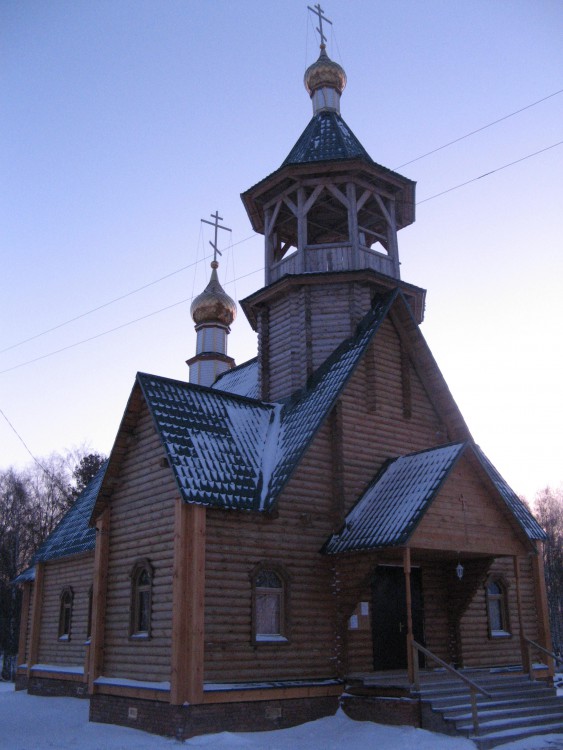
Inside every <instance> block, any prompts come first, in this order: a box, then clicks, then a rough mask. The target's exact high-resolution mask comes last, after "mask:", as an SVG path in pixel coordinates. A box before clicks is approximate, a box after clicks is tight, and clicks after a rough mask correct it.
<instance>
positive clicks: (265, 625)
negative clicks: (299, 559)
mask: <svg viewBox="0 0 563 750" xmlns="http://www.w3.org/2000/svg"><path fill="white" fill-rule="evenodd" d="M284 578H285V577H284V576H283V575H282V573H281V572H279V571H277V570H273V569H270V568H260V569H259V570H257V571H256V572H255V574H254V576H253V599H254V640H255V641H256V642H276V641H278V642H286V641H287V626H286V617H287V603H286V597H287V587H286V583H285V580H284Z"/></svg>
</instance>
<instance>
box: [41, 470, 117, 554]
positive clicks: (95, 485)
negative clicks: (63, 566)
mask: <svg viewBox="0 0 563 750" xmlns="http://www.w3.org/2000/svg"><path fill="white" fill-rule="evenodd" d="M106 466H107V464H106V463H104V464H103V466H102V467H101V468H100V470H99V471H98V473H97V474H96V476H95V477H94V478H93V479H92V481H91V482H90V483H89V484H88V485H87V486H86V488H85V489H84V490H83V491H82V493H81V494H80V495H79V496H78V497H77V499H76V500H75V502H74V505H72V506H71V508H70V509H69V510H68V512H67V513H66V514H65V515H64V516H63V518H62V520H61V522H60V523H59V525H58V526H57V527H56V528H55V529H54V531H53V532H52V533H51V534H50V535H49V536H48V537H47V539H46V540H45V541H44V542H43V544H42V545H41V546H40V547H39V549H38V550H37V552H36V554H35V557H34V562H35V563H37V562H45V561H47V560H52V559H54V558H58V557H66V556H67V555H76V554H78V553H79V552H87V551H89V550H93V549H94V547H95V546H96V531H95V529H94V528H92V527H91V526H90V525H89V521H90V516H91V515H92V509H93V507H94V503H95V502H96V498H97V496H98V491H99V489H100V486H101V484H102V479H103V477H104V473H105V470H106Z"/></svg>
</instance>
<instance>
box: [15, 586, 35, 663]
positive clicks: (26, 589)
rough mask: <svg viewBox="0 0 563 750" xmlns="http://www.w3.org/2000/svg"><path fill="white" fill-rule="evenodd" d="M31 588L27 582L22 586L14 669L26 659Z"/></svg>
mask: <svg viewBox="0 0 563 750" xmlns="http://www.w3.org/2000/svg"><path fill="white" fill-rule="evenodd" d="M31 587H32V584H31V583H30V582H29V581H28V582H26V583H24V585H23V592H22V604H21V610H20V633H19V637H18V656H17V659H16V667H19V665H20V664H25V663H26V661H25V659H26V657H27V631H28V628H29V607H30V604H31Z"/></svg>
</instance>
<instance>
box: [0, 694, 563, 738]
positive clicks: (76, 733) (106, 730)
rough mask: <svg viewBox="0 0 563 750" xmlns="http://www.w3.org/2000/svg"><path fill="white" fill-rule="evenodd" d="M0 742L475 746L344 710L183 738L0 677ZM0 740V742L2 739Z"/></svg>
mask: <svg viewBox="0 0 563 750" xmlns="http://www.w3.org/2000/svg"><path fill="white" fill-rule="evenodd" d="M0 725H1V726H2V735H1V737H0V746H1V747H6V748H8V747H9V748H10V750H30V748H33V750H50V749H51V748H53V747H56V748H58V750H76V748H77V747H80V750H100V748H103V750H129V749H130V748H131V747H135V748H136V750H174V748H178V747H184V748H186V750H195V749H196V748H209V749H210V750H302V749H303V748H307V750H340V748H342V747H346V748H347V750H365V748H366V747H377V748H378V750H475V748H476V745H475V744H474V743H473V742H472V741H471V740H468V739H465V738H463V737H449V736H446V735H443V734H436V733H434V732H427V731H425V730H423V729H415V728H414V727H406V726H405V727H393V726H384V725H382V724H373V723H372V722H367V721H352V720H351V719H349V718H348V717H347V716H346V715H345V714H344V712H342V711H339V712H338V713H337V714H336V715H335V716H332V717H328V718H324V719H319V720H317V721H313V722H309V723H307V724H301V725H300V726H297V727H291V728H290V729H280V730H277V731H273V732H246V733H233V732H221V733H220V734H210V735H203V736H200V737H193V738H192V739H189V740H187V741H186V742H183V743H178V742H176V741H175V740H173V739H169V738H165V737H157V736H155V735H151V734H146V733H144V732H140V731H138V730H136V729H130V728H128V727H119V726H114V725H111V724H94V723H90V722H89V721H88V701H86V700H78V699H76V698H45V697H39V696H36V695H28V694H27V692H26V691H20V692H17V693H16V692H14V689H13V685H12V684H11V683H2V682H0ZM2 743H4V744H2ZM502 747H503V750H557V748H559V750H561V748H563V737H562V736H561V735H560V734H548V735H544V736H540V735H537V736H535V737H530V738H528V739H525V740H516V741H514V742H509V743H508V744H506V745H503V746H502Z"/></svg>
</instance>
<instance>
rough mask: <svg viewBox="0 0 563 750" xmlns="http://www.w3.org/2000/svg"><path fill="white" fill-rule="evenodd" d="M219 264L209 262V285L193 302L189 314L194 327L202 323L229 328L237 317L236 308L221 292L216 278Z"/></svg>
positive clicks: (226, 295) (225, 294) (224, 293)
mask: <svg viewBox="0 0 563 750" xmlns="http://www.w3.org/2000/svg"><path fill="white" fill-rule="evenodd" d="M218 267H219V264H218V263H217V261H216V260H214V261H212V262H211V268H212V269H213V270H212V271H211V278H210V280H209V284H208V285H207V286H206V287H205V289H204V290H203V292H202V293H201V294H198V296H197V297H196V298H195V299H194V300H193V302H192V304H191V307H190V314H191V316H192V318H193V321H194V323H195V324H196V325H201V324H202V323H220V324H221V325H224V326H230V325H231V323H232V322H233V320H234V319H235V318H236V316H237V306H236V304H235V302H234V300H232V299H231V298H230V297H229V295H228V294H227V293H226V292H225V291H223V287H222V286H221V284H220V283H219V278H218V277H217V268H218Z"/></svg>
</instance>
